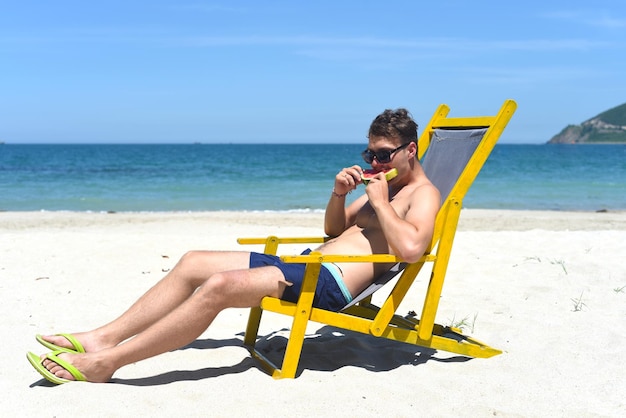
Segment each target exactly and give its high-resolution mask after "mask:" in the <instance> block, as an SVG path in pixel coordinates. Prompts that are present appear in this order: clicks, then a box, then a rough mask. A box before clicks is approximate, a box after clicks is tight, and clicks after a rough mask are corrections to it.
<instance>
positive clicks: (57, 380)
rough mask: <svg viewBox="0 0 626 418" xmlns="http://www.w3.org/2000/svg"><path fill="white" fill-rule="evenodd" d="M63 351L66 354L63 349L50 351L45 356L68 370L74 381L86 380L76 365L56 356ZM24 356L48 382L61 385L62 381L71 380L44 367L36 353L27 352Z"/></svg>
mask: <svg viewBox="0 0 626 418" xmlns="http://www.w3.org/2000/svg"><path fill="white" fill-rule="evenodd" d="M63 353H66V354H67V351H63V350H57V351H53V352H52V353H48V354H46V358H47V359H48V360H51V361H54V362H55V363H56V364H58V365H59V366H61V367H63V368H64V369H65V370H67V371H68V372H70V374H71V375H72V376H74V379H76V381H80V382H85V381H87V379H85V376H83V374H82V373H81V372H80V371H79V370H78V369H77V368H76V367H74V366H72V365H71V364H70V363H68V362H67V361H65V360H63V359H60V358H59V357H57V356H58V355H59V354H63ZM26 358H27V359H28V362H29V363H30V364H31V365H32V366H33V367H34V368H35V370H37V371H38V372H39V374H41V375H42V376H43V377H44V379H46V380H47V381H48V382H52V383H54V384H57V385H62V384H63V383H67V382H72V380H68V379H63V378H61V377H58V376H56V375H55V374H54V373H52V372H50V370H48V369H46V367H45V366H44V365H43V359H42V358H41V357H39V356H38V355H37V354H35V353H32V352H28V353H26Z"/></svg>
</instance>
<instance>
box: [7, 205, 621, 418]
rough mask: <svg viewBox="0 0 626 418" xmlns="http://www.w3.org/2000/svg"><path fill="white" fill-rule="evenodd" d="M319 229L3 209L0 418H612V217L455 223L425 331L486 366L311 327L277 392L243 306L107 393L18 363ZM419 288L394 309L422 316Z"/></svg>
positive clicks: (246, 218) (269, 321) (617, 393)
mask: <svg viewBox="0 0 626 418" xmlns="http://www.w3.org/2000/svg"><path fill="white" fill-rule="evenodd" d="M321 225H322V214H319V213H293V214H284V213H281V214H276V213H231V212H218V213H134V214H129V213H114V214H106V213H102V214H99V213H72V212H4V213H0V234H1V235H0V236H1V239H0V291H1V292H2V306H1V307H0V326H1V329H2V335H3V337H4V341H5V343H4V349H3V351H2V356H3V362H2V364H3V365H2V368H0V390H1V392H2V406H3V415H5V416H32V417H35V416H37V417H40V416H48V417H53V416H56V417H72V416H90V417H99V416H102V417H111V416H172V417H178V416H220V417H221V416H224V417H227V416H316V417H317V416H394V417H415V416H444V417H447V416H450V417H452V416H454V417H456V416H467V417H486V416H504V417H554V416H559V417H566V416H567V417H571V416H576V417H581V416H584V417H587V416H616V417H617V416H626V380H625V379H624V376H625V375H626V350H624V347H626V266H625V264H624V255H625V254H626V213H623V212H620V213H613V212H609V213H586V212H585V213H583V212H581V213H572V212H533V211H493V210H464V211H463V212H462V215H461V223H460V225H459V230H458V233H457V237H456V241H455V245H454V249H453V253H452V259H451V262H450V266H449V270H448V275H447V279H446V283H445V285H444V291H443V296H442V298H441V303H440V308H439V311H438V317H437V320H438V322H439V323H442V324H444V325H450V324H452V323H455V324H463V328H464V330H465V332H466V333H468V334H470V335H473V336H475V337H476V338H478V339H479V340H482V341H484V342H486V343H488V344H490V345H492V346H494V347H497V348H499V349H501V350H503V354H501V355H499V356H496V357H492V358H489V359H466V358H463V357H459V356H456V355H451V354H449V353H445V352H433V351H430V350H426V349H421V348H419V347H413V346H410V345H405V344H401V343H394V342H390V341H386V340H381V339H375V338H373V337H370V336H365V335H360V334H358V335H357V334H352V333H345V332H342V331H340V330H337V329H331V328H329V327H325V326H322V325H320V324H315V323H313V324H311V326H310V327H309V335H308V338H307V341H306V342H305V347H304V352H303V356H302V361H301V364H300V375H299V377H298V378H297V379H294V380H290V379H285V380H274V379H272V378H271V377H270V376H268V375H267V374H265V373H264V372H263V371H261V370H260V369H259V368H258V367H257V364H256V363H255V361H253V360H252V359H251V358H250V355H249V354H248V352H247V350H246V349H245V348H243V346H242V333H243V331H244V329H245V324H246V320H247V310H244V309H233V310H228V311H225V312H223V313H222V314H220V316H218V318H217V320H216V321H215V323H214V324H213V325H212V326H211V328H210V329H209V330H207V331H206V332H205V333H204V334H203V335H202V336H200V338H199V339H198V340H197V341H196V342H195V343H193V344H191V345H190V346H188V347H185V348H184V349H181V350H176V351H174V352H170V353H167V354H164V355H161V356H158V357H155V358H152V359H148V360H145V361H142V362H139V363H136V364H132V365H129V366H126V367H123V368H122V369H120V370H119V371H118V372H117V373H116V374H115V376H114V379H113V382H112V383H107V384H89V383H70V384H65V385H61V386H53V385H50V384H48V383H47V382H45V381H43V380H41V379H40V376H39V374H37V372H36V371H35V370H34V369H33V368H32V367H31V366H30V364H29V363H28V362H27V360H26V358H25V353H26V352H27V351H35V352H37V353H43V352H45V351H46V349H45V348H44V347H41V346H39V345H38V344H37V342H36V341H35V339H34V336H35V334H36V333H56V332H74V331H80V330H85V329H90V328H92V327H94V326H97V325H100V324H102V323H104V322H106V321H108V320H110V319H113V318H114V317H115V316H117V315H118V314H120V313H121V312H122V311H123V310H124V309H125V308H127V307H128V306H129V305H130V303H132V302H133V301H134V300H135V299H136V298H137V297H139V296H140V295H141V294H142V293H143V292H144V291H145V290H147V289H148V288H149V287H150V286H151V285H153V284H154V283H155V282H156V281H157V280H158V279H160V278H161V277H162V276H163V275H164V274H165V273H164V272H165V271H167V270H168V269H170V268H172V267H173V265H174V264H175V262H176V261H177V260H178V258H179V257H180V256H181V255H182V254H183V253H184V252H185V251H187V250H190V249H258V247H241V246H239V245H238V244H237V243H236V238H237V237H241V236H266V235H270V234H272V235H280V236H311V235H313V236H315V235H321V234H322V229H321ZM298 249H299V248H296V247H293V248H291V247H289V246H286V247H285V248H282V249H281V253H290V252H295V251H296V250H298ZM426 281H427V277H425V276H420V278H419V282H418V285H417V286H415V287H414V289H412V291H411V293H410V294H409V295H408V296H407V300H406V301H405V303H404V304H403V306H402V308H401V309H405V310H406V311H407V312H408V310H415V311H417V312H420V308H421V303H422V300H423V290H424V287H425V283H426ZM404 305H405V306H404ZM401 313H403V314H404V313H405V312H402V311H401ZM264 319H265V321H264V322H263V323H262V327H261V331H260V335H261V336H262V340H263V341H262V344H265V345H266V346H267V347H268V348H270V349H276V350H280V348H281V346H282V345H283V344H284V337H285V336H286V335H287V333H286V332H285V329H286V328H288V327H289V320H288V319H287V318H286V317H281V316H278V315H273V314H266V316H265V317H264Z"/></svg>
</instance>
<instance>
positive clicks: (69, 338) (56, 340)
mask: <svg viewBox="0 0 626 418" xmlns="http://www.w3.org/2000/svg"><path fill="white" fill-rule="evenodd" d="M35 339H36V340H37V341H38V342H39V343H40V344H41V345H43V346H44V347H46V348H49V349H50V350H53V351H59V350H60V351H67V352H73V353H84V352H85V347H83V345H82V344H81V343H80V341H78V339H76V337H75V336H73V335H72V334H56V335H41V334H37V335H36V336H35Z"/></svg>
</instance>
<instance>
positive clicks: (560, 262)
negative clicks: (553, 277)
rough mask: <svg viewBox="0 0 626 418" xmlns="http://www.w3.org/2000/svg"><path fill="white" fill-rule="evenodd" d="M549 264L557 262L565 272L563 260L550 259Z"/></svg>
mask: <svg viewBox="0 0 626 418" xmlns="http://www.w3.org/2000/svg"><path fill="white" fill-rule="evenodd" d="M550 264H558V265H560V266H561V268H562V269H563V271H564V272H565V274H567V270H566V269H565V261H563V260H550Z"/></svg>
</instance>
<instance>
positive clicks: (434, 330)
mask: <svg viewBox="0 0 626 418" xmlns="http://www.w3.org/2000/svg"><path fill="white" fill-rule="evenodd" d="M516 107H517V105H516V103H515V102H514V101H513V100H506V101H505V102H504V104H503V105H502V107H501V108H500V110H499V112H498V113H497V114H496V115H495V116H478V117H448V113H449V110H450V109H449V107H448V106H447V105H445V104H442V105H440V106H439V107H438V108H437V110H436V112H435V114H434V115H433V117H432V119H431V120H430V122H429V123H428V125H426V127H425V129H424V130H423V132H422V135H421V136H420V138H419V143H418V148H419V158H420V159H421V158H422V157H423V155H424V153H425V152H426V150H427V149H428V147H429V145H430V143H431V138H432V137H433V133H434V131H435V129H442V128H443V129H456V130H461V129H473V128H487V131H486V133H485V134H484V136H483V138H482V140H481V141H480V143H479V144H478V146H477V148H476V150H475V152H474V154H473V156H472V157H471V158H470V160H469V162H468V164H467V165H466V167H465V169H464V170H463V171H462V174H461V175H460V177H459V178H458V180H457V181H456V183H455V184H454V186H453V187H452V190H451V191H450V193H449V195H448V196H447V198H446V199H445V201H443V202H442V207H441V209H440V211H439V213H438V215H437V218H436V223H435V230H434V234H433V239H432V242H431V244H430V245H429V247H428V250H427V252H426V254H425V255H424V256H423V257H422V258H421V259H420V260H419V261H418V262H416V263H412V264H407V265H406V267H405V268H404V271H403V272H402V274H401V276H400V277H399V279H398V280H397V282H396V284H395V286H394V287H393V290H391V292H390V293H389V296H388V297H387V298H386V300H385V301H384V303H383V304H382V305H381V306H380V307H378V306H375V305H373V304H372V301H371V295H370V296H368V297H366V298H365V299H364V300H362V301H360V302H359V303H358V304H356V305H354V306H350V307H349V308H347V309H345V310H343V311H341V312H331V311H326V310H323V309H318V308H314V307H312V304H313V296H314V294H315V287H316V284H317V277H318V274H319V271H320V268H321V263H324V262H329V263H345V262H357V263H362V262H367V263H394V262H402V260H401V259H400V258H398V257H396V256H394V255H387V254H375V255H362V256H355V255H328V254H324V255H322V254H321V253H317V252H312V253H310V254H308V255H289V256H282V257H281V259H282V260H283V261H284V262H286V263H306V264H307V266H306V270H305V277H304V281H303V285H302V290H301V293H300V297H299V299H298V302H297V303H290V302H286V301H283V300H280V299H277V298H272V297H265V298H263V300H262V301H261V304H260V306H258V307H254V308H252V309H251V311H250V316H249V319H248V325H247V328H246V333H245V337H244V344H245V345H246V346H247V347H248V349H249V350H250V352H251V354H252V356H253V357H254V358H256V359H258V360H259V361H260V363H261V365H262V367H263V369H264V370H265V371H267V372H268V373H269V374H271V375H272V376H273V377H274V378H294V377H295V376H296V372H297V368H298V363H299V360H300V354H301V351H302V345H303V343H304V337H305V332H306V327H307V324H308V322H309V321H314V322H317V323H321V324H327V325H331V326H333V327H337V328H342V329H346V330H351V331H355V332H360V333H363V334H369V335H374V336H376V337H383V338H388V339H391V340H396V341H401V342H404V343H409V344H414V345H418V346H422V347H427V348H430V349H436V350H444V351H448V352H452V353H457V354H461V355H464V356H469V357H483V358H486V357H491V356H494V355H497V354H500V353H501V351H500V350H498V349H495V348H492V347H489V346H487V345H486V344H484V343H482V342H480V341H478V340H476V339H474V338H471V337H469V336H465V335H463V334H462V332H461V330H460V329H457V328H453V327H447V326H442V325H439V324H436V323H435V316H436V313H437V309H438V306H439V299H440V296H441V291H442V288H443V282H444V278H445V275H446V270H447V267H448V261H449V259H450V253H451V250H452V243H453V241H454V236H455V233H456V229H457V224H458V220H459V215H460V212H461V207H462V202H463V198H464V196H465V194H466V193H467V191H468V190H469V187H470V186H471V184H472V183H473V181H474V179H475V178H476V176H477V175H478V172H479V171H480V170H481V168H482V166H483V164H484V162H485V161H486V160H487V157H488V156H489V154H490V153H491V151H492V149H493V147H494V146H495V144H496V142H497V140H498V138H499V137H500V135H501V134H502V132H503V130H504V128H505V127H506V125H507V124H508V122H509V120H510V119H511V117H512V115H513V113H514V112H515V109H516ZM327 239H328V238H327V237H304V238H278V237H275V236H270V237H267V238H240V239H239V240H238V242H239V243H240V244H261V245H264V246H265V247H264V252H265V253H267V254H277V251H278V246H279V244H304V243H307V244H315V243H323V242H324V241H326V240H327ZM431 262H432V263H433V265H432V270H431V277H430V282H429V284H428V288H427V290H426V296H425V300H424V305H423V308H422V314H421V317H420V318H419V319H417V318H415V317H410V316H406V317H403V316H400V315H398V314H397V313H396V312H397V310H398V307H399V305H400V303H401V302H402V300H403V299H404V297H405V295H406V294H407V292H408V290H409V288H410V287H411V285H412V284H413V282H414V280H415V278H416V276H417V274H418V273H419V272H420V270H421V269H422V267H423V266H424V265H425V263H431ZM264 310H267V311H271V312H277V313H280V314H284V315H288V316H291V317H293V322H292V326H291V332H290V334H289V340H288V342H287V347H286V350H285V355H284V358H283V361H282V366H281V367H280V368H279V367H278V366H277V365H275V364H274V363H273V362H272V361H271V360H270V359H268V358H267V357H266V356H265V355H263V354H262V353H260V352H259V351H258V350H257V349H256V348H255V344H256V341H257V338H258V331H259V325H260V321H261V315H262V312H263V311H264Z"/></svg>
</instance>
